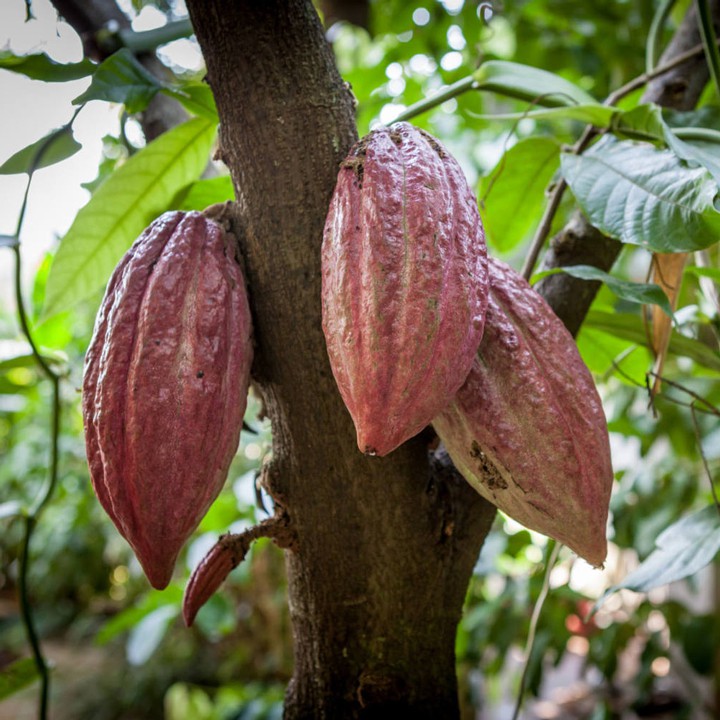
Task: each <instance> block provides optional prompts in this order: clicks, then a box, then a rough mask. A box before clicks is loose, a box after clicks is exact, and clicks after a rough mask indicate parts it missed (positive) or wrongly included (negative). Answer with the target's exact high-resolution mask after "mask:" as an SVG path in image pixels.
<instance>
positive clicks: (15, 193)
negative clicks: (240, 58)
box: [0, 0, 199, 307]
mask: <svg viewBox="0 0 720 720" xmlns="http://www.w3.org/2000/svg"><path fill="white" fill-rule="evenodd" d="M119 4H120V5H121V6H124V5H125V4H128V5H129V2H127V3H125V2H120V3H119ZM32 8H33V14H34V16H35V18H36V19H35V20H32V21H30V22H25V2H24V0H0V50H11V51H12V52H14V53H17V54H31V53H38V52H45V53H47V54H48V55H49V56H50V57H51V58H53V59H54V60H57V61H58V62H77V61H79V60H81V59H82V45H81V43H80V39H79V38H78V36H77V35H76V34H75V31H74V30H73V29H72V28H71V27H70V26H69V25H67V24H66V23H64V22H60V23H59V22H58V18H57V13H56V12H55V9H54V8H53V6H52V5H51V3H50V1H49V0H33V3H32ZM178 11H181V8H180V7H178ZM164 23H165V16H164V15H163V14H162V13H160V12H159V11H157V10H155V9H154V8H146V9H145V10H144V11H143V12H142V13H141V14H140V15H139V16H138V17H137V18H135V20H134V22H133V28H134V29H135V30H149V29H151V28H154V27H158V26H159V25H162V24H164ZM164 50H165V52H166V54H167V55H168V56H169V57H171V58H172V60H173V61H174V62H177V63H178V64H181V65H184V66H185V67H196V66H197V65H198V63H199V53H198V51H197V49H196V47H195V46H194V45H193V44H192V43H190V42H189V41H187V40H179V41H176V42H175V43H171V44H170V45H167V46H166V47H165V49H164ZM89 82H90V81H89V80H88V79H83V80H77V81H75V82H70V83H43V82H40V81H37V80H30V79H28V78H26V77H24V76H23V75H19V74H16V73H12V72H8V71H6V70H0V97H2V98H3V107H4V108H5V109H4V111H3V112H2V113H0V163H2V162H4V161H5V160H6V159H7V158H8V157H10V156H11V155H13V154H14V153H15V152H17V151H18V150H20V149H22V148H23V147H25V146H26V145H29V144H30V143H32V142H34V141H36V140H38V139H40V138H41V137H43V136H44V135H46V134H47V133H48V132H50V131H51V130H54V129H55V128H57V127H59V126H61V125H63V124H64V123H66V122H67V121H68V120H69V119H70V117H71V116H72V113H73V111H74V109H75V108H74V107H73V105H72V104H71V101H72V99H73V98H75V97H77V96H78V95H80V94H81V93H82V92H83V90H84V89H85V88H86V87H87V86H88V85H89ZM121 111H122V108H121V106H118V105H110V104H109V103H101V102H91V103H88V104H87V106H86V107H85V108H84V109H83V110H82V112H81V113H80V114H79V116H78V118H77V120H76V121H75V124H74V132H75V139H76V140H77V141H78V142H80V143H81V144H82V150H80V152H78V153H77V154H75V155H74V156H73V157H71V158H69V159H67V160H65V161H63V162H62V163H58V164H57V165H53V166H51V167H49V168H45V169H42V170H39V171H38V172H37V173H36V174H35V177H34V179H33V185H32V188H31V190H30V197H29V201H28V209H27V213H26V216H25V223H24V226H23V232H22V235H21V242H22V257H23V266H24V272H23V275H24V280H25V283H24V289H25V293H26V296H27V293H28V292H29V289H30V283H31V281H32V277H33V274H34V272H35V270H36V269H37V267H38V264H39V263H40V261H41V259H42V257H43V255H44V253H45V252H47V251H48V250H49V249H51V248H53V247H55V245H56V244H57V239H58V238H60V237H62V235H63V234H64V233H65V232H66V231H67V230H68V228H69V227H70V224H71V223H72V220H73V218H74V217H75V215H76V213H77V211H78V210H79V208H80V207H82V206H83V205H84V204H85V203H86V202H87V201H88V199H89V193H88V192H87V191H86V190H84V189H83V188H82V187H80V184H81V183H85V182H88V181H90V180H93V179H94V178H95V176H96V174H97V167H98V162H99V160H100V156H101V152H102V138H103V136H104V135H107V134H108V133H112V134H117V132H118V128H119V119H120V114H121ZM26 182H27V176H26V175H0V234H7V235H12V234H14V233H15V227H16V224H17V219H18V213H19V210H20V205H21V203H22V196H23V192H24V189H25V185H26ZM13 262H14V260H13V254H12V253H11V252H10V251H9V250H8V249H5V248H0V303H2V304H3V305H4V306H5V307H8V305H9V304H10V303H11V302H12V300H11V298H12V297H13V292H12V286H11V278H12V274H13V271H14V268H13ZM13 306H14V303H13Z"/></svg>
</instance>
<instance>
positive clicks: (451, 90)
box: [393, 75, 477, 122]
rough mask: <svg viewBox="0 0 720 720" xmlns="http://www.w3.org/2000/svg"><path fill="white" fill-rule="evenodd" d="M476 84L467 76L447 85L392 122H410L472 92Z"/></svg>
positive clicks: (404, 111)
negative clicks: (448, 101) (459, 96)
mask: <svg viewBox="0 0 720 720" xmlns="http://www.w3.org/2000/svg"><path fill="white" fill-rule="evenodd" d="M476 84H477V83H476V81H475V78H474V77H473V76H472V75H469V76H468V77H466V78H463V79H462V80H458V81H457V82H456V83H453V84H452V85H448V86H447V87H446V88H445V89H444V90H441V91H440V92H438V93H435V94H434V95H432V96H431V97H429V98H424V99H423V100H420V101H419V102H416V103H415V104H414V105H411V106H410V107H409V108H406V109H405V110H403V111H402V112H401V113H400V114H399V115H398V116H397V117H396V118H395V120H393V122H403V121H405V120H410V118H414V117H415V116H416V115H422V114H423V113H424V112H427V111H428V110H432V109H433V108H434V107H437V106H438V105H442V104H443V103H444V102H446V101H447V100H451V99H452V98H454V97H457V96H458V95H462V94H463V93H465V92H467V91H468V90H472V89H473V88H474V86H475V85H476Z"/></svg>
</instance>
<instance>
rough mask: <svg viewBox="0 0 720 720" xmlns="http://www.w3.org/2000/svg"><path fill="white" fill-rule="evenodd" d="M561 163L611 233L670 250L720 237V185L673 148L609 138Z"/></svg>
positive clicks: (594, 218) (586, 207) (583, 203)
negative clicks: (719, 204)
mask: <svg viewBox="0 0 720 720" xmlns="http://www.w3.org/2000/svg"><path fill="white" fill-rule="evenodd" d="M560 162H561V167H562V173H563V175H564V177H565V179H566V181H567V183H568V185H569V186H570V188H571V189H572V191H573V194H574V195H575V198H576V200H577V201H578V203H579V204H580V207H581V208H582V209H583V211H584V212H585V214H586V215H587V216H588V218H589V219H590V222H591V223H592V224H593V225H595V227H597V228H598V229H599V230H601V231H602V232H604V233H605V234H606V235H610V236H612V237H614V238H617V239H618V240H621V241H622V242H625V243H631V244H633V245H641V246H643V247H645V248H648V249H650V250H653V251H655V252H664V253H667V252H692V251H694V250H699V249H701V248H705V247H709V246H710V245H714V244H715V243H716V242H717V240H718V237H719V236H720V214H718V212H717V211H716V210H715V208H714V205H713V201H714V199H715V197H716V195H717V185H716V184H715V182H714V181H713V179H712V178H711V177H710V176H709V175H708V173H707V171H706V170H705V169H704V168H688V167H686V166H685V165H684V163H682V162H681V161H680V160H678V158H677V157H676V156H675V154H674V153H673V152H672V151H670V150H658V149H657V148H654V147H651V146H650V145H645V144H640V143H633V142H629V141H617V140H615V139H614V138H610V137H607V138H605V139H604V141H601V142H599V143H598V144H597V145H595V146H594V147H592V148H591V149H590V150H588V151H587V152H586V153H585V154H583V155H573V154H570V153H562V155H561V158H560Z"/></svg>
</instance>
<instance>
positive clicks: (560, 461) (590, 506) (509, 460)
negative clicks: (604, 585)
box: [433, 258, 613, 566]
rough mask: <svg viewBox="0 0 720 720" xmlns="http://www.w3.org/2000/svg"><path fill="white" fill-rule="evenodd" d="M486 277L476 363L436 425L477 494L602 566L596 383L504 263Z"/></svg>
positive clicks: (565, 335)
mask: <svg viewBox="0 0 720 720" xmlns="http://www.w3.org/2000/svg"><path fill="white" fill-rule="evenodd" d="M489 273H490V301H489V304H488V309H487V316H486V321H485V334H484V336H483V340H482V342H481V344H480V348H479V350H478V353H477V358H476V360H475V363H474V364H473V367H472V370H471V371H470V375H469V376H468V378H467V381H466V382H465V384H464V385H463V386H462V388H460V390H459V392H458V393H457V396H456V397H455V400H454V402H453V403H452V404H451V405H450V406H449V407H448V408H446V409H445V410H444V411H443V412H442V413H440V414H439V415H438V417H436V418H435V419H434V420H433V426H434V427H435V430H436V431H437V433H438V435H439V436H440V438H441V439H442V441H443V443H444V445H445V447H446V449H447V451H448V452H449V454H450V457H451V458H452V460H453V462H454V463H455V465H456V466H457V468H458V470H459V471H460V472H461V473H462V474H463V475H464V477H465V478H466V480H468V482H470V484H471V485H472V486H473V487H474V488H475V489H476V490H477V491H478V492H479V493H480V494H481V495H482V496H483V497H485V498H486V499H487V500H489V501H490V502H492V503H493V504H494V505H496V506H497V507H499V508H500V509H501V510H502V511H503V512H505V513H507V514H508V515H509V516H510V517H512V518H514V519H515V520H517V521H518V522H521V523H522V524H523V525H525V526H526V527H528V528H530V529H532V530H537V531H539V532H541V533H544V534H545V535H549V536H550V537H552V538H555V539H556V540H559V541H560V542H562V543H565V544H566V545H568V546H569V547H570V548H571V549H572V550H574V551H575V552H576V553H577V554H578V555H580V556H581V557H583V558H585V559H586V560H587V561H588V562H589V563H591V564H592V565H595V566H599V565H602V563H603V562H604V560H605V555H606V553H607V541H606V537H605V526H606V522H607V515H608V505H609V501H610V490H611V487H612V483H613V471H612V465H611V460H610V444H609V438H608V431H607V424H606V421H605V416H604V414H603V409H602V405H601V402H600V398H599V397H598V394H597V391H596V389H595V384H594V383H593V379H592V377H591V375H590V372H589V371H588V369H587V367H586V366H585V364H584V363H583V361H582V358H581V357H580V354H579V353H578V350H577V346H576V344H575V341H574V339H573V337H572V336H571V335H570V333H569V332H568V331H567V330H566V328H565V326H564V325H563V324H562V322H561V321H560V320H559V318H558V317H557V316H556V315H555V313H553V311H552V310H551V308H550V306H549V305H548V304H547V303H546V302H545V300H543V298H542V297H541V296H540V295H539V294H538V293H537V292H536V291H535V290H533V289H532V288H531V287H530V286H529V285H528V283H527V282H526V281H525V280H524V279H523V278H522V277H521V276H520V275H518V274H517V273H516V272H515V271H514V270H512V269H511V268H509V267H508V266H507V265H505V264H504V263H501V262H499V261H497V260H494V259H492V258H491V259H490V262H489Z"/></svg>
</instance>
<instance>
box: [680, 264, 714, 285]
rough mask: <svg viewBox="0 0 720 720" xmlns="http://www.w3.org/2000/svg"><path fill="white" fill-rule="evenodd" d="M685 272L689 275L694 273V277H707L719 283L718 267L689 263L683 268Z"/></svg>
mask: <svg viewBox="0 0 720 720" xmlns="http://www.w3.org/2000/svg"><path fill="white" fill-rule="evenodd" d="M685 272H686V273H690V275H695V277H707V278H710V279H711V280H713V281H715V282H716V283H720V269H718V268H709V267H700V266H698V265H689V266H688V267H686V268H685Z"/></svg>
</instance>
